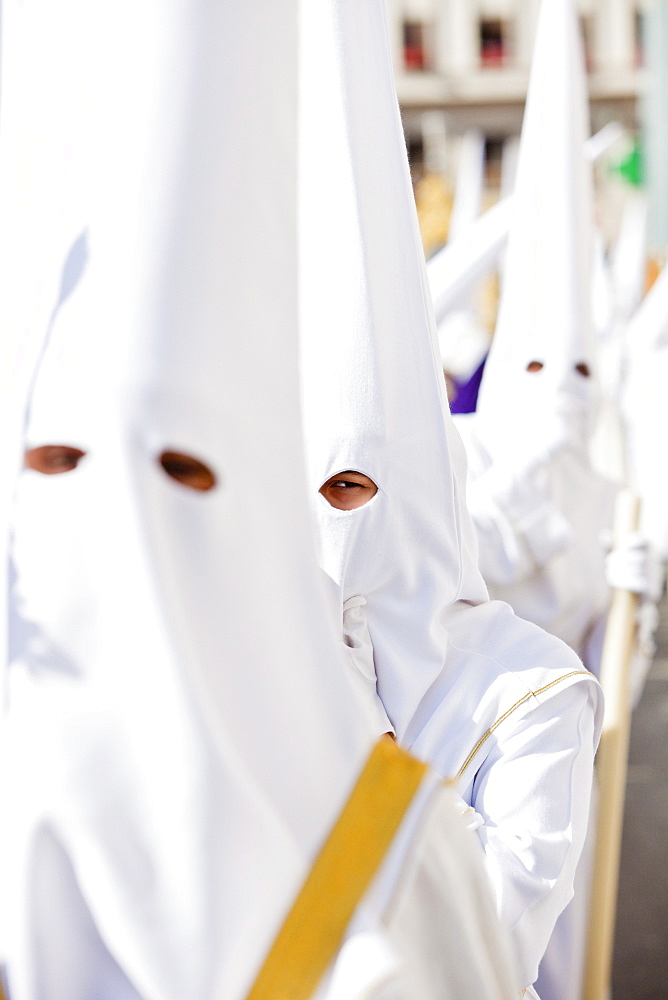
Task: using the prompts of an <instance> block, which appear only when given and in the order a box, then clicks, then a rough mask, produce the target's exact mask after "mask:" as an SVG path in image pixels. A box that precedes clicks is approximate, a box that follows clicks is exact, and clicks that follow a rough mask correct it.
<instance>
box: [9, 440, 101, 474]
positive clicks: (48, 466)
mask: <svg viewBox="0 0 668 1000" xmlns="http://www.w3.org/2000/svg"><path fill="white" fill-rule="evenodd" d="M85 455H86V452H85V451H82V450H81V448H73V447H72V446H71V445H68V444H43V445H40V447H39V448H29V449H28V450H27V451H26V453H25V458H24V465H25V467H26V469H33V471H34V472H41V474H42V475H43V476H57V475H60V473H62V472H72V470H73V469H76V467H77V465H78V464H79V462H80V461H81V459H82V458H84V457H85Z"/></svg>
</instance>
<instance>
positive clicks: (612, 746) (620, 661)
mask: <svg viewBox="0 0 668 1000" xmlns="http://www.w3.org/2000/svg"><path fill="white" fill-rule="evenodd" d="M639 516H640V501H639V499H638V498H637V497H636V496H633V495H632V494H631V493H629V492H626V491H625V492H622V493H620V495H619V497H618V500H617V509H616V511H615V525H614V544H616V545H618V544H619V543H620V541H621V539H623V538H624V537H625V536H626V535H627V534H630V533H631V532H633V531H636V530H637V528H638V520H639ZM637 604H638V595H637V594H633V593H631V592H630V591H628V590H613V592H612V600H611V603H610V610H609V612H608V623H607V627H606V632H605V642H604V644H603V654H602V657H601V686H602V687H603V693H604V695H605V718H604V722H603V731H602V733H601V742H600V745H599V748H598V754H597V757H596V773H597V777H598V787H599V800H598V811H597V816H596V854H595V858H594V872H593V881H592V889H591V903H590V907H589V932H588V938H587V954H586V962H585V979H584V993H583V997H584V1000H607V998H608V996H609V988H610V977H611V968H612V951H613V945H614V934H615V912H616V909H617V886H618V882H619V858H620V851H621V841H622V825H623V822H624V796H625V792H626V772H627V764H628V749H629V733H630V729H631V704H630V696H629V694H630V683H629V675H630V667H631V657H632V654H633V645H634V640H635V631H636V625H635V622H636V609H637Z"/></svg>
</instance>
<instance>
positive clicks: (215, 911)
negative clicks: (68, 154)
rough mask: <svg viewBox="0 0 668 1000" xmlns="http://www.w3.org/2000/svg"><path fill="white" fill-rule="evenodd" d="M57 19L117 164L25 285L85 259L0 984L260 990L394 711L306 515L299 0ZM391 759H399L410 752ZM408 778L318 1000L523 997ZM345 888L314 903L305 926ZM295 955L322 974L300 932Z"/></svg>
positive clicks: (430, 803)
mask: <svg viewBox="0 0 668 1000" xmlns="http://www.w3.org/2000/svg"><path fill="white" fill-rule="evenodd" d="M43 6H44V5H43V4H42V3H34V2H33V3H23V4H22V5H21V7H22V8H23V11H24V13H25V14H26V16H28V15H30V16H31V17H32V16H33V15H34V14H35V13H36V8H42V7H43ZM60 16H61V18H62V20H63V23H64V24H70V25H71V24H76V25H77V32H76V35H75V36H73V35H72V34H71V33H70V34H69V35H68V36H67V37H65V36H64V37H62V38H61V39H60V40H61V41H62V42H63V49H62V50H61V53H60V55H61V58H63V59H64V60H66V61H67V65H68V71H72V72H74V71H75V69H76V67H77V65H78V66H79V68H82V66H83V64H82V62H80V61H79V60H81V54H80V51H79V47H80V46H81V47H82V48H83V49H85V50H86V51H87V56H88V57H89V58H90V60H91V64H92V66H94V68H95V72H94V73H93V74H92V76H91V77H89V78H88V79H87V85H88V87H89V96H90V101H91V103H90V111H91V117H90V120H89V121H88V122H87V123H86V124H87V127H88V132H87V141H86V142H85V143H84V144H83V145H84V146H85V147H86V156H87V159H86V163H87V164H88V165H89V166H90V167H91V168H95V174H94V177H95V181H94V183H92V184H91V191H90V196H89V197H86V199H84V203H85V209H86V211H85V213H84V214H85V219H86V228H85V230H84V231H83V232H82V233H81V234H80V235H79V236H78V238H77V240H75V242H74V244H73V245H72V244H70V242H69V241H68V240H63V242H62V246H61V248H60V254H59V255H58V257H57V264H56V262H54V261H52V260H50V259H49V258H48V255H47V257H45V259H44V260H41V259H40V262H39V267H38V268H36V272H35V275H34V278H35V289H36V290H37V294H39V295H45V296H46V295H48V294H49V292H48V291H47V290H46V289H48V287H49V286H50V284H51V282H50V280H48V279H49V276H50V273H51V271H52V270H54V269H55V270H56V271H59V270H61V269H62V270H64V272H66V273H67V275H68V280H67V282H65V285H66V287H67V290H68V294H67V295H66V296H61V301H60V302H57V303H56V304H55V309H52V315H53V319H52V322H51V324H50V328H49V329H48V331H44V330H42V335H44V334H45V333H46V335H47V336H46V342H45V346H44V352H43V356H42V358H41V361H40V364H39V365H38V368H37V371H36V375H35V379H34V382H33V384H32V387H31V391H30V393H29V399H28V402H27V407H26V413H25V428H24V433H23V435H22V439H23V449H24V450H25V467H24V468H23V470H22V471H21V473H20V474H19V476H18V481H17V483H16V488H15V495H14V501H13V507H12V516H11V526H10V528H11V537H10V543H9V549H10V557H11V567H10V573H11V580H10V584H11V589H10V640H11V654H10V662H9V664H8V667H7V670H6V676H5V677H4V678H3V679H4V684H5V702H4V705H3V718H2V730H1V736H2V740H1V744H2V745H1V747H0V762H1V765H2V766H1V768H0V790H1V793H2V794H1V797H2V802H3V822H2V833H1V836H2V850H1V851H0V896H1V898H2V919H1V922H0V960H1V964H2V966H3V968H4V985H5V987H6V989H7V993H8V996H9V997H10V1000H65V998H67V1000H91V998H93V997H94V998H96V1000H105V998H109V1000H111V998H113V1000H140V998H141V1000H148V998H151V1000H192V998H194V997H197V998H225V1000H236V998H239V1000H241V998H243V997H245V996H247V995H248V991H249V989H250V987H251V984H252V983H253V981H254V979H255V976H256V974H257V972H258V969H259V968H260V967H261V965H262V962H263V959H264V956H265V955H266V954H267V952H268V950H269V948H270V945H271V944H272V941H273V940H274V938H275V936H276V934H277V932H278V930H279V928H280V927H281V925H282V923H283V920H284V918H285V914H286V912H287V911H288V909H289V907H290V905H291V904H292V901H293V899H294V898H295V896H296V895H297V893H298V891H299V889H300V885H301V884H302V882H303V880H304V879H305V877H306V875H307V874H308V872H309V869H310V867H311V865H312V863H313V860H314V858H315V856H316V854H317V852H318V850H319V848H320V846H321V844H322V843H323V841H324V840H325V838H326V837H327V834H328V831H329V829H330V827H331V826H332V824H333V823H334V821H335V820H336V817H337V814H338V813H339V811H340V810H341V808H342V806H343V804H344V802H345V800H346V797H347V796H348V793H349V792H350V790H351V788H352V787H353V785H354V784H355V782H356V780H357V777H358V774H359V773H360V771H361V769H362V767H363V765H364V763H365V761H366V760H367V758H368V756H369V754H370V752H371V749H372V747H373V746H374V743H375V740H376V736H377V728H378V727H377V724H376V721H375V717H374V715H373V707H372V706H371V708H370V706H369V704H368V699H367V698H366V697H365V696H364V694H363V692H356V690H355V688H354V687H353V686H352V685H351V684H350V675H349V672H348V668H347V665H346V663H345V662H344V661H343V659H342V657H341V654H340V651H339V650H338V648H337V642H336V639H335V636H334V632H333V630H332V628H331V623H330V622H329V620H328V617H327V614H326V610H325V605H324V602H323V590H322V587H321V580H320V574H319V570H318V569H317V565H316V562H315V558H314V553H313V547H312V540H311V538H310V533H309V531H308V528H307V505H306V497H305V492H304V472H303V455H302V447H301V431H300V424H299V413H298V381H297V357H296V347H297V344H296V325H297V324H296V320H297V296H296V273H297V270H296V163H297V156H296V151H297V146H296V114H297V50H296V44H297V43H296V40H297V26H298V19H297V9H296V4H293V3H289V2H288V3H284V4H281V5H276V4H275V3H272V2H265V0H243V2H239V3H234V4H226V5H223V6H219V5H214V6H212V5H210V4H206V3H200V2H186V0H178V2H174V3H170V4H169V5H167V6H166V5H165V4H164V3H157V2H148V0H145V2H142V3H141V4H139V5H137V4H136V3H133V4H132V5H130V4H129V3H127V4H120V5H118V4H117V5H116V6H115V7H114V9H113V11H111V10H110V11H109V14H108V16H104V15H103V14H101V13H100V11H99V10H98V9H96V10H95V11H94V12H92V11H90V9H89V5H86V4H85V3H82V2H76V0H71V2H68V3H67V4H66V9H63V6H62V5H61V6H60ZM130 22H132V26H133V31H132V32H128V31H127V25H128V24H129V23H130ZM54 41H55V39H54ZM251 51H253V52H254V54H255V57H256V58H257V64H256V71H255V72H254V73H253V74H251V75H249V74H248V72H247V69H248V67H247V62H246V56H247V53H249V52H251ZM26 58H28V59H29V52H28V51H26ZM119 60H120V64H121V65H122V66H123V74H122V75H121V76H120V77H119V74H118V72H117V67H118V65H119ZM89 68H91V66H90V65H89ZM250 122H252V126H253V127H252V129H251V128H249V123H250ZM31 124H32V123H31V122H30V120H27V121H24V122H23V127H24V128H27V129H30V127H31ZM268 154H271V155H270V156H269V155H268ZM77 164H78V161H77ZM31 165H32V166H35V165H34V164H31ZM53 194H54V196H56V195H57V189H55V190H54V191H53ZM19 221H20V220H19ZM11 236H12V233H11V230H3V232H2V240H3V241H11ZM57 242H58V241H57V240H55V241H54V246H56V247H57ZM258 274H262V275H263V276H264V278H263V285H264V290H265V292H266V295H262V296H260V295H258V294H257V276H258ZM3 277H4V278H5V279H7V280H9V279H10V278H11V269H10V267H9V264H8V263H7V266H6V269H5V272H4V274H3ZM57 285H58V283H57V282H56V287H57ZM61 287H63V283H62V282H61ZM11 301H12V303H13V304H16V307H17V309H20V296H17V297H13V298H12V300H11ZM0 308H2V306H0ZM19 315H20V313H18V312H17V313H12V312H11V311H5V310H3V316H2V318H3V320H4V321H7V322H11V321H12V320H13V319H16V318H17V317H18V316H19ZM33 332H34V331H33ZM258 344H260V345H261V350H260V351H258ZM286 482H288V483H289V487H288V488H286ZM386 739H387V738H386ZM380 747H381V748H382V747H386V749H385V750H384V751H383V750H381V751H380V752H381V756H383V755H385V756H387V754H388V753H389V754H390V767H389V769H387V770H388V773H390V774H391V775H394V774H395V773H397V766H395V762H397V761H403V762H404V763H406V762H407V761H408V760H409V758H408V757H407V755H405V754H403V752H402V751H400V750H399V749H398V748H396V747H395V746H394V744H391V743H390V744H389V745H388V744H386V743H381V744H380ZM388 747H389V748H388ZM377 752H378V751H377V750H376V751H374V753H377ZM414 763H415V762H414ZM410 766H411V767H412V766H413V764H411V765H410ZM417 766H418V767H419V769H420V775H421V776H422V777H420V780H419V781H418V782H417V785H416V790H415V793H414V795H413V798H412V800H411V801H410V805H409V807H408V811H407V812H406V813H405V816H404V819H403V822H400V823H399V826H398V831H397V833H396V835H395V836H394V837H393V838H390V839H391V846H390V850H389V853H388V854H387V855H386V857H385V860H384V862H383V863H382V865H381V868H380V869H379V871H378V875H377V877H376V878H375V879H374V880H373V881H372V882H371V885H370V888H369V890H368V892H367V894H366V896H365V897H364V899H363V900H362V902H361V903H360V905H359V906H358V907H357V908H356V912H355V914H354V916H353V922H352V923H351V924H350V925H349V927H348V930H347V940H346V943H345V945H344V947H343V949H342V951H341V952H340V954H339V956H338V960H337V961H336V962H335V963H334V966H333V968H332V969H330V970H329V972H327V973H326V975H325V979H324V980H323V982H322V985H321V987H320V989H319V991H318V993H317V996H318V997H320V998H327V1000H337V998H340V997H345V998H346V1000H349V998H354V997H360V998H361V997H362V996H363V997H365V998H372V997H374V998H380V997H383V998H390V997H391V998H393V1000H394V998H396V1000H413V998H415V997H417V998H424V1000H430V998H433V1000H436V998H442V997H446V996H447V997H448V998H449V1000H459V998H460V997H462V996H481V997H485V998H489V1000H511V998H512V997H513V996H514V990H513V988H512V987H511V986H510V985H509V984H510V982H511V971H510V960H509V958H508V953H507V951H506V947H505V942H504V939H503V936H502V935H501V933H500V930H499V927H498V923H497V921H496V916H495V914H494V911H493V904H492V901H491V898H490V897H489V895H488V890H487V886H486V882H485V877H484V873H483V871H482V865H481V863H480V860H479V858H478V857H477V856H476V854H475V853H474V852H473V850H472V845H471V843H470V838H469V833H468V831H467V830H466V829H465V827H464V826H463V824H462V821H461V819H460V817H459V816H458V815H457V811H456V808H455V805H454V803H453V801H452V800H453V796H454V793H453V791H452V790H450V789H447V788H445V787H444V786H443V785H442V781H441V779H440V776H439V775H437V774H436V773H435V772H429V771H426V770H424V769H423V768H422V767H421V765H417ZM392 801H393V800H392V797H391V796H389V795H381V796H380V799H379V801H377V803H376V806H377V809H378V812H379V814H380V815H384V814H385V810H386V809H387V810H389V809H390V808H391V807H392ZM444 830H445V831H446V836H445V837H444V836H443V831H444ZM355 846H357V842H355ZM349 855H350V857H349V858H344V859H343V868H344V871H346V870H348V868H349V869H350V871H351V872H354V870H355V856H354V851H350V852H349ZM345 884H346V880H345V879H344V880H343V881H341V880H339V888H338V889H337V888H336V886H330V887H329V890H330V891H329V892H325V893H323V892H322V891H321V892H320V894H319V899H318V905H319V909H318V910H317V911H316V914H315V916H314V918H313V923H315V924H316V926H319V925H320V924H322V925H323V926H325V927H326V926H327V925H328V921H329V919H330V910H331V911H334V912H336V909H337V907H338V906H339V905H340V900H341V897H342V890H341V886H342V885H343V889H344V890H345ZM353 908H354V907H353ZM441 924H444V925H445V927H446V929H447V930H446V940H445V941H444V940H443V939H442V937H441V935H440V933H439V936H438V938H437V939H436V941H435V940H434V935H433V930H432V928H434V927H440V925H441ZM343 930H345V924H344V927H343ZM339 943H340V942H338V941H337V940H335V941H334V945H333V947H332V950H331V954H332V956H336V953H337V951H338V947H339ZM444 945H445V947H444ZM289 957H291V958H296V959H297V960H300V959H302V958H305V959H306V961H307V964H308V963H309V962H311V961H312V960H313V959H312V954H311V952H310V951H309V948H308V947H307V946H306V945H304V944H303V942H302V941H301V940H300V938H299V937H298V938H297V939H296V942H295V946H294V947H293V948H292V950H291V952H290V955H289ZM323 971H324V970H323ZM317 978H318V977H317V976H316V977H315V979H316V982H317ZM298 987H299V983H296V984H295V982H293V981H290V995H291V996H292V995H295V996H304V997H306V996H307V995H309V996H310V995H311V994H312V993H313V990H309V992H308V993H300V992H299V989H298ZM293 989H294V992H293ZM275 995H277V993H276V992H272V991H271V990H269V992H267V991H266V990H265V992H262V991H260V992H257V991H256V992H255V993H253V996H254V997H257V998H258V1000H259V998H260V997H264V996H267V997H273V996H275ZM281 995H282V994H281Z"/></svg>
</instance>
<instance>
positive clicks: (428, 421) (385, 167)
mask: <svg viewBox="0 0 668 1000" xmlns="http://www.w3.org/2000/svg"><path fill="white" fill-rule="evenodd" d="M302 9H303V18H304V30H303V33H302V88H301V92H302V95H303V97H302V108H301V130H302V141H301V161H300V170H301V175H300V176H301V180H300V218H301V223H300V226H301V228H300V239H301V263H300V286H301V317H300V322H301V329H302V357H303V363H302V373H303V400H304V421H305V428H306V451H307V468H308V477H309V487H310V490H311V491H312V496H313V499H314V506H315V516H316V521H317V524H318V538H319V543H320V546H321V564H322V565H323V568H324V569H325V570H326V572H327V573H328V574H329V575H330V577H331V578H332V579H333V580H334V581H335V583H336V584H337V586H338V588H339V591H340V596H341V599H342V601H345V600H347V599H348V598H350V597H352V596H355V595H361V596H363V597H365V599H366V601H367V607H366V610H367V617H368V621H369V627H370V632H371V639H372V642H373V648H374V657H375V661H376V669H377V673H378V690H379V693H380V696H381V698H382V700H383V703H384V705H385V708H386V710H387V712H388V714H389V716H390V719H391V721H392V723H393V724H394V726H395V728H396V730H397V733H398V734H399V735H400V736H402V737H403V736H404V735H405V732H406V727H407V725H408V723H409V720H410V719H411V717H412V716H413V715H414V713H415V710H416V708H417V706H418V704H419V703H420V701H421V700H422V697H423V695H424V693H425V691H427V690H428V689H429V687H430V686H431V684H432V683H433V682H434V680H435V679H436V678H437V677H438V676H439V675H440V674H441V672H442V669H443V645H444V633H443V629H444V627H445V622H444V619H443V612H444V609H445V608H446V607H447V606H448V605H450V604H451V603H452V602H454V601H457V600H460V599H466V600H471V601H480V600H485V588H484V585H483V583H482V580H481V578H480V576H479V574H478V572H477V569H476V567H475V556H474V555H473V551H474V539H473V532H472V526H471V525H470V522H469V520H468V516H467V514H466V510H465V506H464V498H463V487H462V485H461V482H462V480H461V472H462V468H461V466H462V463H463V455H462V452H461V446H458V442H457V441H456V438H455V441H454V442H453V441H452V440H451V434H452V433H454V432H453V430H452V425H451V422H450V418H449V416H447V414H446V410H447V403H445V402H444V383H443V377H442V373H441V371H440V368H439V365H438V363H437V361H436V355H435V350H434V336H433V325H432V319H431V313H430V303H429V296H428V291H427V289H426V281H425V272H424V263H423V256H422V253H421V250H420V245H419V235H418V230H417V221H416V217H415V209H414V204H413V202H412V196H411V189H410V179H409V174H408V163H407V160H406V154H405V148H404V144H403V139H402V133H401V123H400V119H399V113H398V107H397V104H396V97H395V95H394V85H393V79H392V67H391V62H390V53H389V49H388V44H387V38H386V29H385V24H384V13H383V4H382V2H381V0H368V2H365V3H363V4H362V5H360V4H358V3H356V2H354V0H343V2H340V0H339V2H333V0H315V2H311V0H307V2H305V3H304V4H303V5H302ZM388 206H391V207H392V208H391V211H389V210H388ZM344 470H355V471H358V472H361V473H364V474H365V475H367V476H369V477H370V478H371V479H372V480H373V481H374V482H375V483H376V485H377V486H378V493H377V494H376V496H375V497H374V498H373V499H372V500H371V501H370V502H369V503H368V504H367V505H366V506H364V507H361V508H359V509H358V510H354V511H340V510H335V509H334V508H332V507H330V506H329V504H328V503H327V501H326V500H325V499H324V498H323V497H322V496H320V495H319V494H318V489H319V488H320V486H321V485H322V484H323V483H324V482H326V480H328V479H329V478H330V477H331V476H333V475H335V474H336V473H338V472H342V471H344ZM445 525H447V529H446V528H445V527H444V526H445ZM416 604H417V605H418V606H419V607H420V614H417V615H416V614H415V613H414V609H415V606H416ZM417 650H419V654H418V653H417V652H416V651H417Z"/></svg>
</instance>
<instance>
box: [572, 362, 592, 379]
mask: <svg viewBox="0 0 668 1000" xmlns="http://www.w3.org/2000/svg"><path fill="white" fill-rule="evenodd" d="M575 370H576V372H579V373H580V375H582V376H583V378H589V376H590V375H591V370H590V368H589V365H588V364H587V362H586V361H580V362H578V364H577V365H575Z"/></svg>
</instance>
